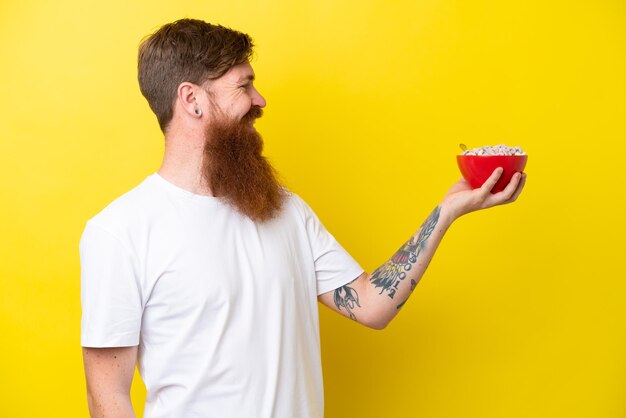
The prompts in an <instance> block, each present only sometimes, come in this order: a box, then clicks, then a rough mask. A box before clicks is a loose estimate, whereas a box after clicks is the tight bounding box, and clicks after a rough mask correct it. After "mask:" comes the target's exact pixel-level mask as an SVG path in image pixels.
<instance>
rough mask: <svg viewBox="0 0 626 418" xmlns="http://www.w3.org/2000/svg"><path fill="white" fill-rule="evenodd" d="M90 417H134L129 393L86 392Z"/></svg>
mask: <svg viewBox="0 0 626 418" xmlns="http://www.w3.org/2000/svg"><path fill="white" fill-rule="evenodd" d="M87 401H88V404H89V414H90V416H91V418H135V412H134V411H133V405H132V403H131V401H130V395H127V394H123V393H115V392H113V393H98V394H94V395H92V394H88V395H87Z"/></svg>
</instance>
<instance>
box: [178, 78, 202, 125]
mask: <svg viewBox="0 0 626 418" xmlns="http://www.w3.org/2000/svg"><path fill="white" fill-rule="evenodd" d="M200 90H201V88H200V86H197V85H195V84H193V83H189V82H186V81H185V82H184V83H181V84H180V85H179V86H178V92H177V93H178V102H179V103H180V106H181V107H182V109H183V111H184V112H185V113H186V114H188V115H189V116H191V117H193V118H201V117H202V115H203V113H204V112H203V110H202V107H201V101H199V100H197V98H196V93H199V92H200Z"/></svg>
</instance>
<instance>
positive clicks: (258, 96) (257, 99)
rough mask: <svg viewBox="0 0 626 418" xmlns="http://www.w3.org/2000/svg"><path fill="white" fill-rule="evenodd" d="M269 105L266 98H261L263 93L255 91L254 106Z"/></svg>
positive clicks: (253, 96)
mask: <svg viewBox="0 0 626 418" xmlns="http://www.w3.org/2000/svg"><path fill="white" fill-rule="evenodd" d="M266 104H267V103H266V102H265V98H264V97H263V96H261V93H259V91H258V90H257V89H254V94H253V95H252V105H253V106H259V107H265V105H266Z"/></svg>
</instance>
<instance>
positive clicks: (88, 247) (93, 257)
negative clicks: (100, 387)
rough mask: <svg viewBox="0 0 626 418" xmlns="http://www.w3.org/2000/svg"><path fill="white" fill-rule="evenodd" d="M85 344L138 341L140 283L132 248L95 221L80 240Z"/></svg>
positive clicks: (94, 345) (82, 326)
mask: <svg viewBox="0 0 626 418" xmlns="http://www.w3.org/2000/svg"><path fill="white" fill-rule="evenodd" d="M79 249H80V282H81V289H80V298H81V307H82V320H81V345H82V346H83V347H124V346H134V345H138V344H139V331H140V328H141V316H142V312H143V306H142V298H141V286H140V282H139V280H138V276H137V274H136V268H135V263H134V262H133V257H132V255H131V253H130V251H129V250H128V249H127V248H126V247H124V245H122V243H121V241H119V240H118V239H117V238H116V237H115V236H113V235H112V234H111V233H109V232H108V231H107V230H105V229H103V228H102V227H100V226H99V225H97V224H95V223H93V221H89V222H87V226H86V227H85V230H84V231H83V235H82V237H81V240H80V245H79Z"/></svg>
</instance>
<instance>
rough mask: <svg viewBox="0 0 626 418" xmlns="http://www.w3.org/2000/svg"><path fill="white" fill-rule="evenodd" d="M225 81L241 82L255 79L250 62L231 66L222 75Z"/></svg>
mask: <svg viewBox="0 0 626 418" xmlns="http://www.w3.org/2000/svg"><path fill="white" fill-rule="evenodd" d="M220 78H222V79H224V81H229V82H240V81H246V80H254V70H253V69H252V66H251V65H250V63H249V62H244V63H243V64H239V65H235V66H234V67H231V68H230V69H229V70H228V71H226V73H224V75H223V76H222V77H220Z"/></svg>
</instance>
